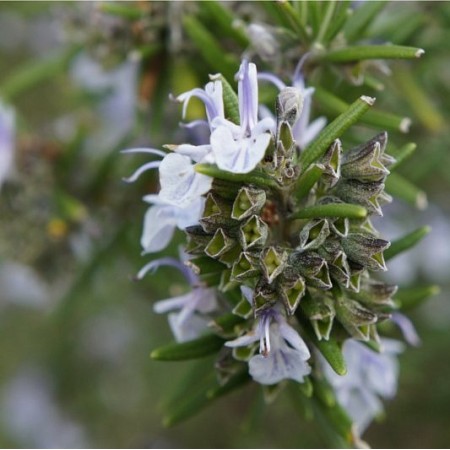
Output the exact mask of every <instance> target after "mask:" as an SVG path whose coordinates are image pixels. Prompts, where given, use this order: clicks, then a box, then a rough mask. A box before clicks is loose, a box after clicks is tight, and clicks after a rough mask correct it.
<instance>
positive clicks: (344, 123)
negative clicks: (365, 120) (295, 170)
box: [300, 95, 375, 171]
mask: <svg viewBox="0 0 450 450" xmlns="http://www.w3.org/2000/svg"><path fill="white" fill-rule="evenodd" d="M374 102H375V99H374V98H371V97H366V96H365V95H363V96H361V97H360V98H358V99H357V100H356V101H355V102H353V103H352V104H351V105H350V106H349V108H348V109H347V110H346V111H345V112H343V113H342V114H341V115H340V116H338V117H337V118H336V119H335V120H333V122H331V123H330V124H329V125H328V126H327V127H326V128H325V129H324V130H323V131H322V133H320V134H319V136H318V138H317V139H315V140H314V141H313V142H312V143H311V144H310V145H308V147H307V148H306V149H305V150H304V151H303V153H302V154H301V155H300V163H301V164H302V166H303V171H304V170H306V169H307V168H308V167H309V166H310V165H311V164H312V163H313V162H314V161H316V160H317V159H319V158H320V157H321V156H323V155H324V153H325V152H326V151H327V149H328V147H329V146H330V145H331V144H332V143H333V142H334V140H335V139H337V138H338V137H340V136H341V135H342V133H344V131H346V130H347V129H348V128H350V127H351V126H352V125H353V124H355V123H356V122H357V121H358V120H359V118H360V117H361V116H362V115H363V114H364V113H366V112H367V111H368V109H369V108H370V107H371V106H372V105H373V104H374Z"/></svg>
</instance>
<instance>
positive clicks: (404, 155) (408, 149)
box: [389, 142, 417, 172]
mask: <svg viewBox="0 0 450 450" xmlns="http://www.w3.org/2000/svg"><path fill="white" fill-rule="evenodd" d="M416 148H417V145H416V144H415V143H414V142H409V143H408V144H405V145H404V146H403V147H401V148H400V149H398V150H395V151H393V150H392V149H390V151H389V153H390V154H391V155H392V156H393V157H394V158H395V163H394V164H392V165H391V166H389V170H390V171H391V172H392V171H393V170H395V169H396V168H397V167H398V166H399V165H400V164H402V163H403V162H404V161H406V160H407V159H408V158H409V157H410V156H411V155H412V154H413V153H414V151H415V150H416Z"/></svg>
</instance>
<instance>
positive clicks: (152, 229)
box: [141, 205, 175, 253]
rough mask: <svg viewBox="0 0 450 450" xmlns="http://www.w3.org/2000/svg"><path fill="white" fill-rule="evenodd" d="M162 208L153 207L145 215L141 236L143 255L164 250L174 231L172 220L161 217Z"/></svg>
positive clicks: (158, 206)
mask: <svg viewBox="0 0 450 450" xmlns="http://www.w3.org/2000/svg"><path fill="white" fill-rule="evenodd" d="M164 208H166V207H164V206H160V205H155V206H152V207H150V208H149V209H148V210H147V212H146V213H145V217H144V229H143V232H142V236H141V245H142V248H143V249H144V253H153V252H159V251H160V250H163V249H164V248H166V246H167V244H168V243H169V242H170V240H171V239H172V236H173V233H174V231H175V222H174V220H173V219H172V218H165V217H161V216H162V214H161V212H163V211H164Z"/></svg>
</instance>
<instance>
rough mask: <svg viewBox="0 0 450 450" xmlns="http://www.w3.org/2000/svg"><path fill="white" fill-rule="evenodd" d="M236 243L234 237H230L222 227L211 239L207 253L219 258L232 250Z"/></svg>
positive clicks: (206, 249)
mask: <svg viewBox="0 0 450 450" xmlns="http://www.w3.org/2000/svg"><path fill="white" fill-rule="evenodd" d="M234 244H235V241H234V239H231V238H230V237H228V236H227V235H226V234H225V232H224V230H223V229H222V228H219V229H218V230H217V231H216V232H215V233H214V236H213V238H212V239H211V240H210V241H209V243H208V245H207V246H206V248H205V253H206V254H207V255H208V256H211V258H215V259H217V258H219V256H221V255H223V254H224V253H226V252H227V251H228V250H230V249H231V248H232V247H233V246H234Z"/></svg>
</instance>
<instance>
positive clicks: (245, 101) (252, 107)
mask: <svg viewBox="0 0 450 450" xmlns="http://www.w3.org/2000/svg"><path fill="white" fill-rule="evenodd" d="M237 79H238V97H239V117H240V119H241V129H242V130H243V131H244V133H245V134H248V135H249V134H250V133H251V130H252V129H253V127H254V126H255V125H256V122H257V121H258V75H257V70H256V66H255V64H253V63H249V62H248V61H247V60H245V59H244V60H243V61H242V63H241V66H240V68H239V72H238V73H237Z"/></svg>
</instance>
